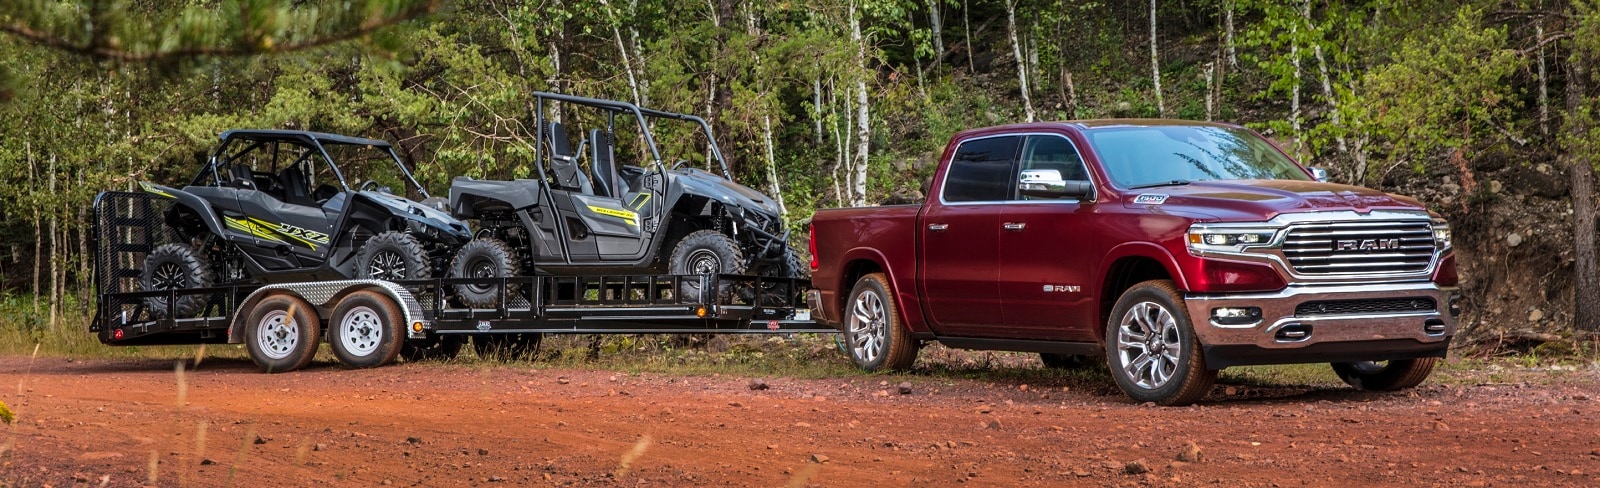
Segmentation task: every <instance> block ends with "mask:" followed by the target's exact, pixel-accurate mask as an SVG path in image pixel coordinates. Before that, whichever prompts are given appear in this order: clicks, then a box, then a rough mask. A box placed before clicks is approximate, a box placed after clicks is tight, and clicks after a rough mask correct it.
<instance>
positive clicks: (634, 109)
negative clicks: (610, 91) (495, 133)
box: [533, 92, 733, 181]
mask: <svg viewBox="0 0 1600 488" xmlns="http://www.w3.org/2000/svg"><path fill="white" fill-rule="evenodd" d="M533 97H534V106H535V124H534V125H535V127H536V129H535V131H536V135H537V137H538V139H537V140H538V141H551V140H556V141H562V140H564V138H562V137H555V138H554V139H552V136H562V135H565V134H564V133H563V134H554V133H553V131H555V130H561V129H560V126H559V125H555V126H552V125H551V123H550V122H549V118H548V117H546V115H545V104H546V102H547V101H557V102H567V103H572V104H577V105H582V106H586V107H592V108H597V109H601V110H605V111H606V132H608V133H615V132H616V130H615V129H616V122H617V114H618V113H626V114H631V115H633V118H634V120H635V121H637V122H638V123H639V133H640V134H642V135H643V136H644V140H645V146H647V147H648V148H649V149H650V157H651V159H652V161H653V162H652V164H653V165H654V166H657V167H660V166H661V151H660V149H658V148H657V146H656V139H655V135H654V134H651V131H650V124H649V122H648V119H668V120H677V121H683V122H691V123H694V124H697V125H699V127H700V130H701V132H702V133H703V134H704V135H705V137H706V143H707V144H708V145H709V147H710V149H711V157H712V159H715V160H716V161H717V167H718V169H720V170H721V171H722V178H723V179H726V180H729V181H733V175H732V173H731V172H730V171H728V161H727V160H726V159H724V158H723V157H722V148H720V147H717V139H716V138H715V137H712V134H711V124H709V123H707V122H706V120H705V119H703V118H700V117H697V116H694V115H689V114H680V113H674V112H665V111H661V110H653V109H648V108H641V107H639V106H638V105H634V104H632V103H628V102H623V101H617V100H604V99H599V98H589V97H580V96H576V95H566V94H562V93H551V92H534V93H533ZM540 147H541V146H540V144H534V145H533V159H534V161H536V162H537V161H540V160H541V159H540V157H541V155H542V154H541V151H542V149H541V148H540ZM555 149H558V148H552V152H557V151H555ZM582 153H583V146H582V145H581V144H580V145H579V147H578V149H577V150H576V151H574V152H572V153H571V154H552V158H553V159H554V158H559V157H576V156H577V155H581V154H582ZM534 166H535V167H536V168H538V171H539V178H540V179H542V180H546V181H549V176H550V175H548V174H546V173H545V171H544V166H543V165H542V164H535V165H534ZM611 172H613V173H615V168H614V167H613V168H611ZM606 176H608V177H609V176H614V175H606ZM558 178H559V175H558Z"/></svg>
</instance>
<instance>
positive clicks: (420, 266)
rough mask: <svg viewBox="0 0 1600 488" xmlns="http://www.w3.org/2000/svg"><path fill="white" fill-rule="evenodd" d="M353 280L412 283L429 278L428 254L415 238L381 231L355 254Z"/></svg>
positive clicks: (430, 272) (430, 271) (401, 233)
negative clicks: (354, 275)
mask: <svg viewBox="0 0 1600 488" xmlns="http://www.w3.org/2000/svg"><path fill="white" fill-rule="evenodd" d="M356 277H357V278H362V279H374V280H388V281H397V280H416V279H425V278H431V277H433V270H431V269H429V268H428V253H427V251H424V250H423V249H422V243H421V242H419V241H417V238H416V237H413V236H412V235H411V234H406V233H404V232H393V231H391V232H384V233H382V234H378V235H377V236H374V237H373V238H371V239H368V240H367V242H366V244H363V245H362V246H361V252H359V253H356Z"/></svg>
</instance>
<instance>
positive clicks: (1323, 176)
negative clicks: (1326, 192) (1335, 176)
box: [1306, 166, 1328, 182]
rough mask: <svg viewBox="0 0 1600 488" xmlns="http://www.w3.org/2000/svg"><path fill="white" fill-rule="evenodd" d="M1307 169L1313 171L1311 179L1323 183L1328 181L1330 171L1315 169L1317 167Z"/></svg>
mask: <svg viewBox="0 0 1600 488" xmlns="http://www.w3.org/2000/svg"><path fill="white" fill-rule="evenodd" d="M1306 169H1309V170H1311V177H1312V178H1316V179H1317V181H1322V182H1327V181H1328V170H1325V169H1322V168H1318V167H1315V166H1313V167H1309V168H1306Z"/></svg>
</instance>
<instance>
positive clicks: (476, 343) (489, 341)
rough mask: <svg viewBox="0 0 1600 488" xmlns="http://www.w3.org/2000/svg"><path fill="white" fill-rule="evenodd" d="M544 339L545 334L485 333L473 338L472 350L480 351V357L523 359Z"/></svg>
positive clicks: (498, 359)
mask: <svg viewBox="0 0 1600 488" xmlns="http://www.w3.org/2000/svg"><path fill="white" fill-rule="evenodd" d="M543 339H544V335H543V334H483V335H479V336H476V337H473V338H472V352H475V353H478V358H479V359H488V360H493V361H516V360H523V359H528V358H529V356H531V355H532V354H533V351H534V350H535V349H538V348H539V342H541V341H542V340H543Z"/></svg>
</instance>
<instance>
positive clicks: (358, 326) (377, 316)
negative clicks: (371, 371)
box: [328, 290, 406, 368]
mask: <svg viewBox="0 0 1600 488" xmlns="http://www.w3.org/2000/svg"><path fill="white" fill-rule="evenodd" d="M328 326H329V327H330V329H329V330H328V346H329V347H330V348H331V349H333V356H334V357H336V358H338V359H339V363H340V364H343V365H345V366H347V367H351V368H373V367H378V366H383V365H385V364H389V363H391V362H393V361H394V358H396V357H398V356H399V355H400V347H401V343H403V342H405V337H406V335H405V334H406V324H405V316H404V315H402V314H401V313H400V306H399V305H397V304H395V303H394V300H391V299H390V298H389V297H387V296H384V295H383V294H380V293H378V292H374V291H371V290H362V291H358V292H355V293H351V294H350V295H349V296H346V297H344V299H342V300H339V305H338V306H336V307H334V308H333V316H332V317H331V320H330V321H329V323H328Z"/></svg>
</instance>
